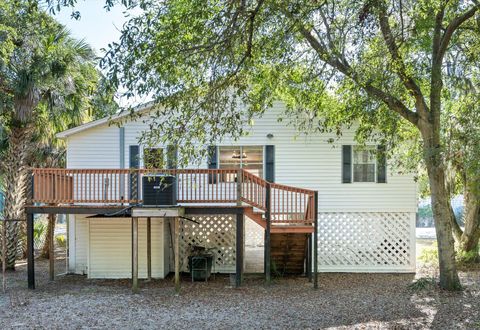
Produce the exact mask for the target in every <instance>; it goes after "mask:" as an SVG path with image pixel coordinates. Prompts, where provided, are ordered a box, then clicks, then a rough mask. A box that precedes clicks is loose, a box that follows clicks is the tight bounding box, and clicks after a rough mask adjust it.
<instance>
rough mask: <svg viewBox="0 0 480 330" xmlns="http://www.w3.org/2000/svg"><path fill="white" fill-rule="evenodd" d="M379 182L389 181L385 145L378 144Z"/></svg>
mask: <svg viewBox="0 0 480 330" xmlns="http://www.w3.org/2000/svg"><path fill="white" fill-rule="evenodd" d="M377 183H387V155H386V148H385V146H383V145H380V146H377Z"/></svg>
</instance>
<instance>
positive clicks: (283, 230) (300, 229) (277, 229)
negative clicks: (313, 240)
mask: <svg viewBox="0 0 480 330" xmlns="http://www.w3.org/2000/svg"><path fill="white" fill-rule="evenodd" d="M314 231H315V228H313V227H312V226H279V225H274V226H270V233H272V234H310V233H313V232H314Z"/></svg>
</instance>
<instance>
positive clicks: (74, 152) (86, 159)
mask: <svg viewBox="0 0 480 330" xmlns="http://www.w3.org/2000/svg"><path fill="white" fill-rule="evenodd" d="M119 136H120V129H119V128H118V127H117V126H115V125H112V126H108V125H103V126H99V127H95V128H91V129H89V130H86V131H83V132H79V133H77V134H74V135H72V136H70V137H69V138H68V139H67V167H68V168H119V167H120V146H119V144H120V139H119Z"/></svg>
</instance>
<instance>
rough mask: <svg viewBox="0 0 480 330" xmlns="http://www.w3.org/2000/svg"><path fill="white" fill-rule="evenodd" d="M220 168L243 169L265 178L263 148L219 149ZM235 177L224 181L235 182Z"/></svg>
mask: <svg viewBox="0 0 480 330" xmlns="http://www.w3.org/2000/svg"><path fill="white" fill-rule="evenodd" d="M218 158H219V168H243V169H245V170H247V171H248V172H250V173H252V174H254V175H257V176H259V177H263V146H243V147H219V157H218ZM234 180H235V178H234V175H233V176H232V177H231V178H230V177H227V178H225V179H224V181H227V182H229V181H234Z"/></svg>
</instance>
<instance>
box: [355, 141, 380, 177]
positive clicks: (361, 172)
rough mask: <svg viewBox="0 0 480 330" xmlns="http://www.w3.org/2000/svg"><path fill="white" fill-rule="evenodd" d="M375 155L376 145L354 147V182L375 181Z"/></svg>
mask: <svg viewBox="0 0 480 330" xmlns="http://www.w3.org/2000/svg"><path fill="white" fill-rule="evenodd" d="M375 155H376V154H375V147H374V146H367V147H363V146H354V147H353V182H375V171H376V168H375V167H376V156H375Z"/></svg>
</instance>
